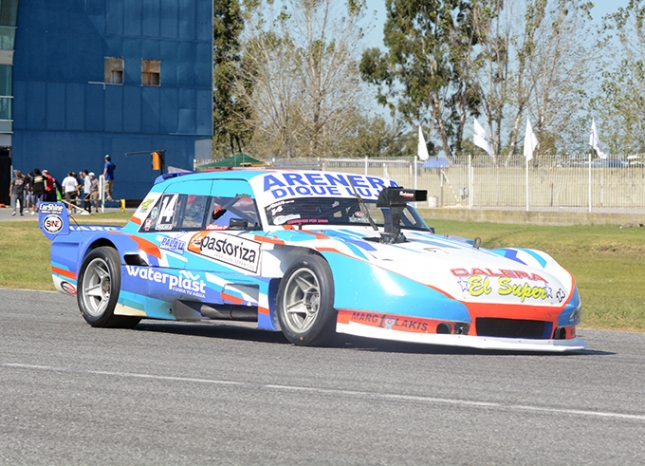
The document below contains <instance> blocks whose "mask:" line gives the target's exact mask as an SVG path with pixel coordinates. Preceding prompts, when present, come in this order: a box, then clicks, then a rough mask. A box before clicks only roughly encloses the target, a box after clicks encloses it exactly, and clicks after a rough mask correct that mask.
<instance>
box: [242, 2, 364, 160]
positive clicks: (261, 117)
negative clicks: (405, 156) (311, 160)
mask: <svg viewBox="0 0 645 466" xmlns="http://www.w3.org/2000/svg"><path fill="white" fill-rule="evenodd" d="M247 6H248V9H247V11H246V18H247V24H248V26H249V27H248V28H247V30H246V31H245V37H244V48H243V56H244V58H243V64H244V66H243V68H242V73H241V75H240V78H241V80H242V83H241V84H240V85H239V86H238V89H239V90H240V92H244V95H245V99H246V102H247V104H248V106H249V107H250V108H252V109H253V113H254V115H255V116H256V117H257V118H256V120H255V122H256V125H257V128H258V130H259V134H258V136H259V137H261V138H262V141H258V138H256V143H257V145H256V147H260V146H263V147H265V148H266V149H267V150H268V152H269V153H270V154H271V155H273V156H283V157H294V156H303V155H304V156H309V157H321V156H322V157H325V156H331V155H333V154H336V153H338V146H339V144H341V143H342V141H343V139H344V138H346V137H349V136H350V135H351V132H352V130H353V126H354V125H355V123H356V118H355V117H356V112H357V108H358V107H359V101H360V97H361V94H362V89H361V82H360V79H359V78H358V72H357V62H356V58H357V57H356V56H355V53H356V50H358V49H359V47H358V45H359V42H360V40H361V39H362V37H363V31H362V29H361V27H360V26H359V21H360V19H362V17H363V15H364V11H365V5H364V2H363V1H357V0H350V1H349V2H347V3H346V4H345V5H342V6H341V4H340V3H339V2H338V1H334V0H292V1H287V2H285V3H284V4H283V7H282V9H280V11H279V12H277V13H276V11H275V6H274V5H273V3H272V2H267V5H264V4H263V3H262V2H257V3H254V4H247ZM251 80H253V81H254V86H253V88H252V89H248V92H247V88H245V87H244V84H243V83H244V82H246V81H251ZM260 135H261V136H260Z"/></svg>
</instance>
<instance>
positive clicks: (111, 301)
mask: <svg viewBox="0 0 645 466" xmlns="http://www.w3.org/2000/svg"><path fill="white" fill-rule="evenodd" d="M120 289H121V261H120V260H119V254H118V253H117V251H116V250H115V249H114V248H111V247H100V248H96V249H94V250H93V251H92V252H90V253H89V254H88V255H87V256H86V257H85V259H84V260H83V264H82V265H81V273H80V274H79V276H78V286H77V299H78V307H79V309H80V311H81V314H82V315H83V318H85V321H86V322H87V323H88V324H90V325H91V326H92V327H119V328H132V327H134V326H135V325H137V324H138V323H139V321H140V320H141V319H140V318H138V317H128V316H115V315H114V309H115V307H116V303H117V300H118V299H119V290H120Z"/></svg>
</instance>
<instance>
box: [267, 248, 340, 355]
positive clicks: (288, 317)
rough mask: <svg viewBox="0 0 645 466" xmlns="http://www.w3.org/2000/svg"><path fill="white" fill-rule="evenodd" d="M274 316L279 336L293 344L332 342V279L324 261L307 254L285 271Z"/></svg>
mask: <svg viewBox="0 0 645 466" xmlns="http://www.w3.org/2000/svg"><path fill="white" fill-rule="evenodd" d="M277 314H278V320H279V322H280V327H281V329H282V333H283V334H284V336H285V337H286V338H287V340H289V341H290V342H291V343H293V344H294V345H299V346H324V345H329V344H333V343H335V337H336V317H337V314H338V313H337V312H336V309H334V279H333V277H332V273H331V269H330V268H329V264H328V263H327V261H325V259H323V258H322V257H320V256H317V255H313V254H312V255H308V256H305V257H303V258H301V259H298V260H297V261H296V262H294V263H293V264H292V265H291V267H289V269H287V272H286V273H285V274H284V277H283V278H282V280H281V281H280V287H279V288H278V302H277Z"/></svg>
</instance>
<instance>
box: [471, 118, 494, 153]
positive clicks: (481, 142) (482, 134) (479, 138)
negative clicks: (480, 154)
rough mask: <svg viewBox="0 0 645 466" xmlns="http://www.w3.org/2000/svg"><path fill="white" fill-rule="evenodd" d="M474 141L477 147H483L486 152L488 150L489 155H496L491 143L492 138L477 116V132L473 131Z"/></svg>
mask: <svg viewBox="0 0 645 466" xmlns="http://www.w3.org/2000/svg"><path fill="white" fill-rule="evenodd" d="M473 143H474V144H475V145H476V146H477V147H481V148H482V149H484V150H485V151H486V152H488V155H490V156H491V157H493V158H494V157H495V154H494V152H493V148H492V146H491V145H490V139H489V137H488V135H487V134H486V131H484V128H482V126H481V125H480V124H479V122H478V121H477V118H475V132H474V133H473Z"/></svg>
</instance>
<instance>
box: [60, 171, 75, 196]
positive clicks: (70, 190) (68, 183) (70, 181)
mask: <svg viewBox="0 0 645 466" xmlns="http://www.w3.org/2000/svg"><path fill="white" fill-rule="evenodd" d="M62 186H63V197H64V199H65V200H66V201H67V202H69V203H70V204H74V203H75V202H76V196H77V194H78V181H77V180H76V177H75V176H74V172H68V173H67V176H66V177H65V178H63V183H62Z"/></svg>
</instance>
